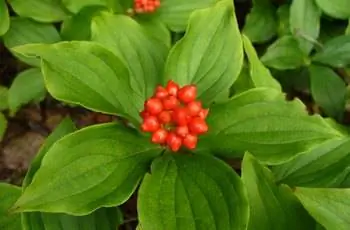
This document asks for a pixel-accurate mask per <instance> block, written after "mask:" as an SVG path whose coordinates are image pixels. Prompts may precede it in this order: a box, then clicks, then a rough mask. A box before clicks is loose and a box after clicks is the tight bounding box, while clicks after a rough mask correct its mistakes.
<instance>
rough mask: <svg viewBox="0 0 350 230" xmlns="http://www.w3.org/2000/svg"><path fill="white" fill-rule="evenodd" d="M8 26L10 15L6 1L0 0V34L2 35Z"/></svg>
mask: <svg viewBox="0 0 350 230" xmlns="http://www.w3.org/2000/svg"><path fill="white" fill-rule="evenodd" d="M9 27H10V15H9V11H8V9H7V5H6V1H5V0H0V36H2V35H4V34H5V33H6V32H7V30H8V29H9Z"/></svg>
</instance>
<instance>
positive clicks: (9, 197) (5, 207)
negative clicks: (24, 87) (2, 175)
mask: <svg viewBox="0 0 350 230" xmlns="http://www.w3.org/2000/svg"><path fill="white" fill-rule="evenodd" d="M0 123H1V121H0ZM20 195H21V189H20V188H18V187H16V186H13V185H9V184H5V183H0V200H1V202H0V229H4V230H22V226H21V215H20V214H13V213H12V214H11V213H10V212H9V209H10V208H11V206H12V205H13V204H14V203H15V202H16V200H17V199H18V197H19V196H20Z"/></svg>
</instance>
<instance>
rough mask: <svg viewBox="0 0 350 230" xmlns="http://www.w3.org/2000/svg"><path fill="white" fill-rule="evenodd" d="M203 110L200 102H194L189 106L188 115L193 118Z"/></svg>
mask: <svg viewBox="0 0 350 230" xmlns="http://www.w3.org/2000/svg"><path fill="white" fill-rule="evenodd" d="M201 110H202V103H201V102H199V101H192V102H190V103H188V104H187V111H188V114H189V115H191V116H193V117H194V116H197V115H198V114H199V113H200V112H201Z"/></svg>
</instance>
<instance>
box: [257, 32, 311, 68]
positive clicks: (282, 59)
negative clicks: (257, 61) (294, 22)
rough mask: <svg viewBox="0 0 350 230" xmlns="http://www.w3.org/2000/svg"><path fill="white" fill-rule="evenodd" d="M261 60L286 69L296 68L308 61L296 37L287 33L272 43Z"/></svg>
mask: <svg viewBox="0 0 350 230" xmlns="http://www.w3.org/2000/svg"><path fill="white" fill-rule="evenodd" d="M261 61H262V62H263V63H264V64H265V65H267V66H268V67H271V68H275V69H279V70H285V69H295V68H298V67H301V66H303V65H306V64H307V63H308V59H307V56H306V55H305V54H304V53H303V51H302V50H301V49H300V48H299V44H298V41H297V40H295V39H294V37H292V36H289V35H286V36H284V37H281V38H279V39H278V40H277V41H276V42H274V43H273V44H272V45H270V46H269V47H268V48H267V50H266V53H265V54H264V55H263V56H262V57H261Z"/></svg>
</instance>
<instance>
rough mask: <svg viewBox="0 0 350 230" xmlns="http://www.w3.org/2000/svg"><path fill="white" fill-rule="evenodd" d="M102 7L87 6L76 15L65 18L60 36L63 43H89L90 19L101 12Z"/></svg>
mask: <svg viewBox="0 0 350 230" xmlns="http://www.w3.org/2000/svg"><path fill="white" fill-rule="evenodd" d="M104 9H106V8H105V7H103V6H87V7H84V8H83V9H82V10H81V11H79V12H78V13H77V14H75V15H73V16H71V17H69V18H67V19H66V20H64V21H63V23H62V25H61V36H62V39H63V40H65V41H73V40H76V41H85V40H86V41H89V40H91V21H92V18H93V17H94V16H95V15H96V14H97V13H98V12H100V11H101V10H104Z"/></svg>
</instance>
